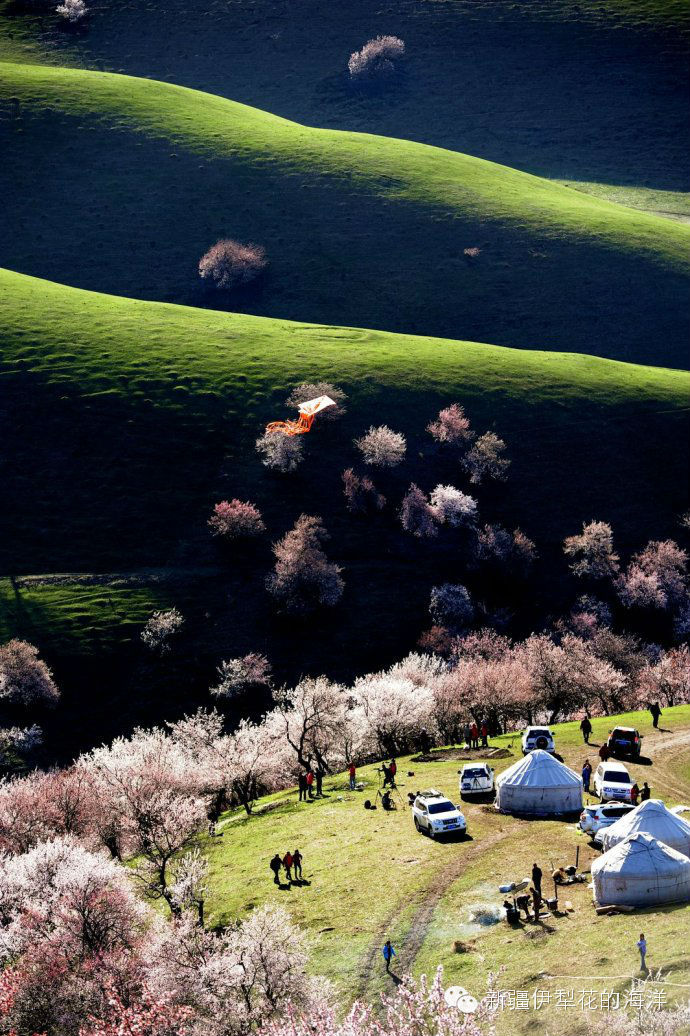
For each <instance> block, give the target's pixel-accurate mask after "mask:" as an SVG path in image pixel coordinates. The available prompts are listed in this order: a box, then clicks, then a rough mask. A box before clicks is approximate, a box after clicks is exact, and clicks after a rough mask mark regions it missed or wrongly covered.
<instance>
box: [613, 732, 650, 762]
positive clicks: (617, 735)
mask: <svg viewBox="0 0 690 1036" xmlns="http://www.w3.org/2000/svg"><path fill="white" fill-rule="evenodd" d="M606 744H607V745H608V747H609V749H610V751H611V755H615V756H629V757H630V758H631V759H639V758H640V749H641V748H642V735H641V734H640V732H639V731H638V730H635V728H634V727H614V728H613V730H610V731H609V736H608V739H607V741H606Z"/></svg>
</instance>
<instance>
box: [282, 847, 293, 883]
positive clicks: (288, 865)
mask: <svg viewBox="0 0 690 1036" xmlns="http://www.w3.org/2000/svg"><path fill="white" fill-rule="evenodd" d="M283 867H284V868H285V875H286V877H287V880H288V881H292V874H291V873H290V872H291V870H292V853H291V852H290V850H289V849H288V851H287V852H286V853H285V856H284V857H283Z"/></svg>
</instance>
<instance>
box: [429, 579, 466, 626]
mask: <svg viewBox="0 0 690 1036" xmlns="http://www.w3.org/2000/svg"><path fill="white" fill-rule="evenodd" d="M429 612H430V614H431V618H432V619H433V621H434V622H435V623H436V624H437V625H439V626H445V627H446V628H447V629H452V630H454V631H456V632H459V631H460V630H463V629H465V628H466V627H467V626H471V625H472V623H473V621H474V604H473V603H472V598H471V596H470V593H469V591H468V589H467V587H465V586H462V585H461V584H459V583H443V584H442V585H441V586H433V587H432V588H431V597H430V600H429Z"/></svg>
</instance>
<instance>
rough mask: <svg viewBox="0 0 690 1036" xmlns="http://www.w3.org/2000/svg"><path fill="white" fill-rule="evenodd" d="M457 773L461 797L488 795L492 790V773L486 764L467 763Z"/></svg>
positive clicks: (491, 768) (491, 769)
mask: <svg viewBox="0 0 690 1036" xmlns="http://www.w3.org/2000/svg"><path fill="white" fill-rule="evenodd" d="M458 773H459V774H460V780H459V781H458V785H459V787H460V794H461V795H462V796H465V795H488V794H490V793H491V792H492V791H493V790H494V771H493V767H491V766H489V764H488V763H468V764H467V765H466V766H463V768H462V770H458Z"/></svg>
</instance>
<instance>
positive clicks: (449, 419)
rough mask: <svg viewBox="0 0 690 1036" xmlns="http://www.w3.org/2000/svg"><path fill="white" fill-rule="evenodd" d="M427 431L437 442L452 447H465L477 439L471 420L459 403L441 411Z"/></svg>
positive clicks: (427, 427)
mask: <svg viewBox="0 0 690 1036" xmlns="http://www.w3.org/2000/svg"><path fill="white" fill-rule="evenodd" d="M426 430H427V432H428V433H429V435H431V436H432V437H433V438H434V439H435V440H436V442H438V443H446V444H448V445H451V446H460V447H465V446H467V445H468V444H469V443H470V442H471V441H472V439H474V438H475V433H474V432H473V431H472V430H471V428H470V421H469V418H468V417H467V416H466V415H465V411H464V409H463V408H462V407H461V406H460V404H459V403H451V405H450V406H448V407H445V408H444V409H443V410H440V411H439V414H438V417H437V418H436V420H435V421H431V422H430V423H429V424H428V425H427V426H426Z"/></svg>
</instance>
